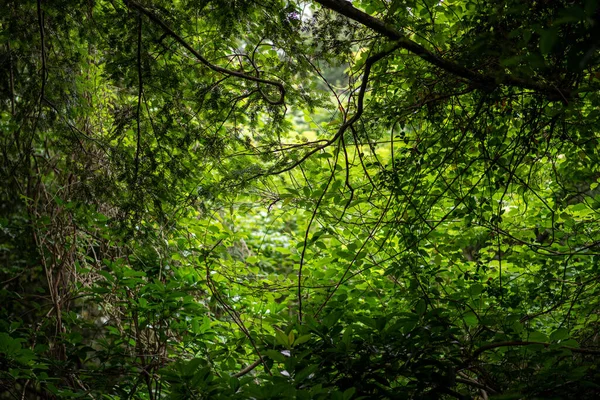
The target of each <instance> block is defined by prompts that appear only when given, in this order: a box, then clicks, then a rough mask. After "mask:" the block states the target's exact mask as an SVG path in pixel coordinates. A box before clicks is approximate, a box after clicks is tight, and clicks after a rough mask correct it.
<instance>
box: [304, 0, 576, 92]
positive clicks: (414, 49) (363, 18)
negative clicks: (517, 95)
mask: <svg viewBox="0 0 600 400" xmlns="http://www.w3.org/2000/svg"><path fill="white" fill-rule="evenodd" d="M315 2H316V3H318V4H320V5H321V6H323V7H325V8H328V9H330V10H332V11H335V12H337V13H339V14H342V15H344V16H345V17H348V18H350V19H351V20H353V21H356V22H358V23H359V24H361V25H364V26H366V27H368V28H370V29H372V30H374V31H375V32H377V33H379V34H381V35H383V36H385V37H387V38H388V39H392V40H394V41H396V42H398V43H399V44H400V47H401V48H403V49H405V50H408V51H410V52H411V53H413V54H415V55H417V56H419V57H420V58H421V59H423V60H425V61H427V62H428V63H430V64H433V65H435V66H437V67H439V68H441V69H443V70H444V71H446V72H449V73H451V74H452V75H456V76H459V77H461V78H465V79H467V80H469V81H471V82H472V83H473V84H474V86H476V87H478V88H479V89H483V90H486V91H492V90H494V89H495V88H496V87H498V86H500V85H504V86H515V87H520V88H524V89H531V90H534V91H536V92H539V93H543V94H545V95H547V96H548V98H549V100H550V99H551V100H561V101H564V102H566V101H567V99H569V98H570V97H571V96H572V91H571V90H570V89H566V88H557V87H556V86H553V85H545V84H542V83H539V82H532V81H528V80H526V79H522V78H519V77H516V76H513V75H499V76H494V75H483V74H480V73H478V72H475V71H472V70H470V69H469V68H466V67H465V66H462V65H460V64H457V63H455V62H452V61H449V60H446V59H444V58H442V57H440V56H438V55H437V54H434V53H432V52H431V51H429V50H427V49H426V48H425V47H423V46H421V45H420V44H418V43H417V42H415V41H413V40H410V39H409V38H408V37H407V36H406V35H405V34H404V33H402V32H401V31H399V30H398V29H396V28H395V27H393V26H391V25H389V24H387V23H385V22H383V21H382V20H380V19H378V18H375V17H373V16H371V15H369V14H367V13H365V12H363V11H361V10H359V9H357V8H355V7H354V6H353V5H352V3H350V2H349V1H346V0H315Z"/></svg>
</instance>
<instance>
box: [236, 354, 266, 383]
mask: <svg viewBox="0 0 600 400" xmlns="http://www.w3.org/2000/svg"><path fill="white" fill-rule="evenodd" d="M262 363H263V360H261V359H260V358H259V359H258V360H256V361H254V362H253V363H252V364H250V365H248V366H247V367H246V368H244V369H242V370H240V372H236V373H235V374H233V375H231V376H233V377H234V378H239V377H242V376H244V375H246V374H247V373H248V372H250V371H252V370H253V369H254V368H256V367H258V366H259V365H260V364H262Z"/></svg>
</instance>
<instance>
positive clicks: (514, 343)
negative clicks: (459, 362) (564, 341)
mask: <svg viewBox="0 0 600 400" xmlns="http://www.w3.org/2000/svg"><path fill="white" fill-rule="evenodd" d="M534 344H541V345H544V347H548V346H550V345H551V344H552V343H546V342H526V341H522V340H513V341H508V342H496V343H490V344H486V345H485V346H481V347H480V348H478V349H477V350H475V351H474V352H473V356H472V357H473V358H477V357H479V355H480V354H481V353H483V352H484V351H487V350H491V349H495V348H498V347H509V346H531V345H534ZM560 348H561V349H566V350H570V351H572V352H573V353H581V354H590V355H600V350H596V349H585V348H584V349H581V348H578V347H571V346H560Z"/></svg>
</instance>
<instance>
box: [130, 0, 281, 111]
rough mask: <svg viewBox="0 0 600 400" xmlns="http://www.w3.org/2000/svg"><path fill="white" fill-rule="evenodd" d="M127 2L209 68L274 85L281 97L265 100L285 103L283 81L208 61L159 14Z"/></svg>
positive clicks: (273, 102)
mask: <svg viewBox="0 0 600 400" xmlns="http://www.w3.org/2000/svg"><path fill="white" fill-rule="evenodd" d="M125 4H126V5H127V6H128V7H131V8H135V9H136V10H138V11H139V12H141V13H142V14H144V15H146V16H147V17H148V18H149V19H150V20H151V21H152V22H154V23H155V24H157V25H159V26H160V27H161V28H162V29H163V30H164V31H165V32H166V33H167V34H168V35H169V36H171V37H172V38H173V39H175V40H176V41H177V42H178V43H179V44H181V45H182V46H183V47H184V48H185V49H186V50H188V51H189V52H190V53H192V54H193V55H194V57H196V58H197V59H198V61H200V62H201V63H202V64H204V65H206V66H207V67H208V68H210V69H212V70H213V71H215V72H219V73H221V74H224V75H231V76H237V77H238V78H242V79H245V80H248V81H253V82H256V83H259V84H260V83H264V84H266V85H270V86H274V87H276V88H277V90H279V98H278V99H277V100H273V99H269V98H268V97H266V96H264V95H263V96H264V98H265V100H266V101H267V102H268V103H270V104H272V105H279V104H283V103H284V100H285V87H284V86H283V84H282V83H281V82H276V81H272V80H269V79H263V78H259V77H256V76H252V75H248V74H246V73H244V72H239V71H233V70H230V69H227V68H223V67H220V66H218V65H215V64H213V63H211V62H210V61H208V60H207V59H206V58H204V57H203V56H202V55H201V54H200V53H199V52H198V51H197V50H196V49H194V48H193V47H192V46H191V45H190V44H189V43H188V42H186V41H185V40H184V39H183V38H182V37H181V36H179V35H178V34H177V33H176V32H175V31H174V30H173V29H171V28H170V27H169V26H168V25H167V24H166V23H165V22H164V21H163V20H162V19H160V18H159V17H158V16H157V15H155V14H154V13H152V12H151V11H150V10H147V9H146V8H144V7H143V6H142V5H141V4H139V3H137V2H135V1H133V0H125ZM261 93H262V92H261Z"/></svg>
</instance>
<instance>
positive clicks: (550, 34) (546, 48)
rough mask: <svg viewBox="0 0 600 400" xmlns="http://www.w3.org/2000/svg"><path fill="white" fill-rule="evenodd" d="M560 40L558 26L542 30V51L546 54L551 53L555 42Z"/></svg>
mask: <svg viewBox="0 0 600 400" xmlns="http://www.w3.org/2000/svg"><path fill="white" fill-rule="evenodd" d="M557 40H558V30H557V29H556V28H550V29H544V30H543V31H541V32H540V52H541V53H542V54H544V55H546V54H550V52H551V51H552V48H553V47H554V44H555V43H556V42H557Z"/></svg>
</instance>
